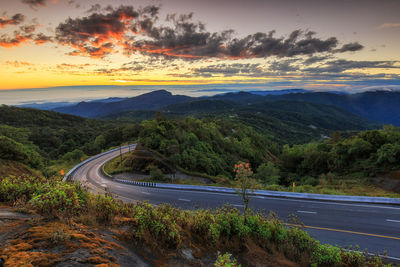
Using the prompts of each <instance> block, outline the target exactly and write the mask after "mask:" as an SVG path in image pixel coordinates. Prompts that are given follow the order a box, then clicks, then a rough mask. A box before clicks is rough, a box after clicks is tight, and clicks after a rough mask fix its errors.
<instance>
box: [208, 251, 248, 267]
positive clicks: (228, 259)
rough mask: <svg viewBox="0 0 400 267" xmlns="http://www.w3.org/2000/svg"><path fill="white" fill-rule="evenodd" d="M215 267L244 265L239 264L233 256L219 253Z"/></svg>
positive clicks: (238, 266)
mask: <svg viewBox="0 0 400 267" xmlns="http://www.w3.org/2000/svg"><path fill="white" fill-rule="evenodd" d="M214 266H215V267H240V266H242V265H240V264H238V262H237V260H236V259H235V258H233V257H232V254H230V253H225V254H220V253H219V252H218V256H217V260H216V261H215V263H214Z"/></svg>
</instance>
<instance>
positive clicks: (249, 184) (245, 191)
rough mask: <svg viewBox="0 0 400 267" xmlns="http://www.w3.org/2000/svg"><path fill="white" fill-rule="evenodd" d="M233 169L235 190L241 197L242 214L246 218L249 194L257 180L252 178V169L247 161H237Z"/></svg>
mask: <svg viewBox="0 0 400 267" xmlns="http://www.w3.org/2000/svg"><path fill="white" fill-rule="evenodd" d="M233 171H234V173H235V180H236V183H237V185H238V187H239V188H238V189H237V190H236V192H237V193H238V195H239V196H240V197H241V198H242V200H243V203H244V216H245V219H246V215H247V210H248V207H249V202H250V195H251V193H253V192H254V189H255V188H256V186H257V182H256V180H255V179H253V178H252V176H253V171H252V170H251V167H250V164H249V163H247V162H243V161H239V162H238V163H236V164H235V166H234V168H233Z"/></svg>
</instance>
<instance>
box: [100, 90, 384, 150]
mask: <svg viewBox="0 0 400 267" xmlns="http://www.w3.org/2000/svg"><path fill="white" fill-rule="evenodd" d="M244 95H246V96H247V95H248V93H244ZM229 96H232V97H233V99H234V100H237V98H235V94H233V95H229ZM258 98H260V97H259V96H258ZM156 111H159V112H162V113H163V114H164V115H165V116H167V117H169V118H182V117H187V116H193V117H197V118H224V119H228V120H230V121H234V122H237V123H242V124H245V125H247V126H251V127H253V128H255V129H256V130H257V131H258V132H261V133H263V134H266V135H267V136H269V137H271V138H272V139H273V140H275V141H276V142H279V143H291V144H292V143H296V142H297V143H303V142H307V141H309V140H311V139H315V138H321V136H325V135H329V134H330V133H331V132H333V131H347V130H363V129H371V128H377V127H379V125H378V124H377V123H374V122H371V121H369V120H368V119H365V118H363V117H360V116H358V115H356V114H353V113H350V112H348V111H346V110H343V109H341V108H338V107H335V106H329V105H322V104H316V103H309V102H300V101H287V100H276V101H267V100H265V99H264V98H262V101H261V102H258V103H251V104H249V103H244V104H242V103H238V102H234V101H228V100H215V99H200V100H195V101H190V102H186V103H179V104H172V105H168V106H165V107H162V108H160V109H159V110H155V111H152V112H151V111H128V112H122V113H115V114H110V115H107V116H105V117H103V118H104V119H109V120H113V121H115V120H116V121H131V122H133V121H134V122H137V121H141V120H146V119H151V118H153V117H154V115H155V112H156Z"/></svg>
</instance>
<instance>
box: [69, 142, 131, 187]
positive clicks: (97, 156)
mask: <svg viewBox="0 0 400 267" xmlns="http://www.w3.org/2000/svg"><path fill="white" fill-rule="evenodd" d="M135 145H136V144H131V145H126V146H123V147H121V148H119V147H117V148H114V149H111V150H109V151H106V152H103V153H100V154H97V155H96V156H94V157H91V158H88V159H86V160H84V161H82V162H80V163H79V164H77V165H75V167H73V168H72V169H71V170H70V171H69V172H68V173H67V174H66V175H65V176H64V178H63V181H64V182H65V181H67V180H68V178H69V177H70V176H71V174H73V173H74V172H75V171H76V170H77V169H79V168H80V167H81V166H82V165H85V164H86V163H88V162H90V161H92V160H95V159H98V158H100V157H102V156H104V155H107V154H109V153H112V152H115V151H117V150H120V149H125V148H128V147H131V148H133V147H134V146H135Z"/></svg>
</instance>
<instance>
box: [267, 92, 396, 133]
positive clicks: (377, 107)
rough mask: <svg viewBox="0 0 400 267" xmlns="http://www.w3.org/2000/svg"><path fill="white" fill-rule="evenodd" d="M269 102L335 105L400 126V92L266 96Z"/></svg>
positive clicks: (374, 119) (371, 118) (372, 118)
mask: <svg viewBox="0 0 400 267" xmlns="http://www.w3.org/2000/svg"><path fill="white" fill-rule="evenodd" d="M266 98H268V100H270V101H273V100H290V101H301V102H311V103H318V104H325V105H333V106H336V107H339V108H342V109H345V110H347V111H349V112H352V113H354V114H357V115H359V116H362V117H365V118H368V119H370V120H373V121H377V122H380V123H384V124H393V125H396V126H399V125H400V92H398V91H397V92H396V91H373V92H363V93H357V94H347V95H339V94H332V93H321V92H315V93H305V94H298V93H296V94H286V95H279V96H266Z"/></svg>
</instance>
